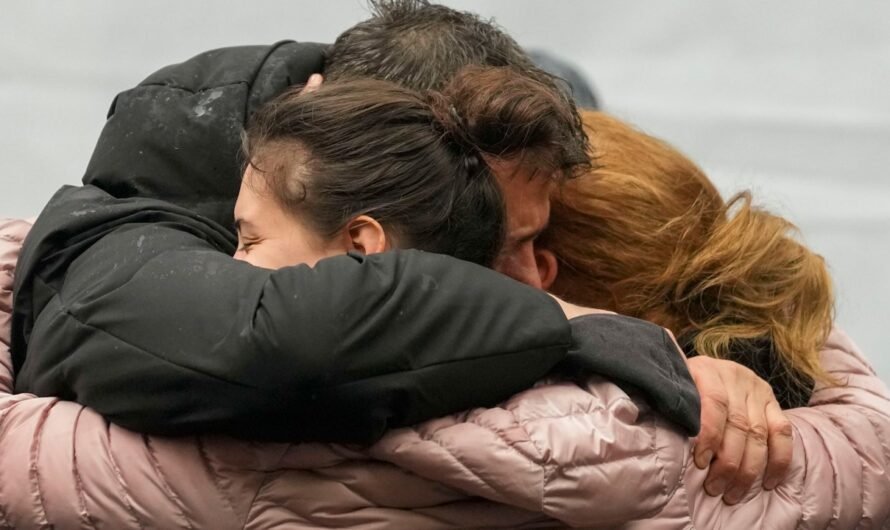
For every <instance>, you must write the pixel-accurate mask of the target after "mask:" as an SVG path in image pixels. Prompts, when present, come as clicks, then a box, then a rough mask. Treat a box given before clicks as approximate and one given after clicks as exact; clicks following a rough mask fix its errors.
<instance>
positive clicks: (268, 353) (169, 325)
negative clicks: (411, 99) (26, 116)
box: [12, 43, 698, 442]
mask: <svg viewBox="0 0 890 530" xmlns="http://www.w3.org/2000/svg"><path fill="white" fill-rule="evenodd" d="M321 49H322V48H321V47H320V46H319V45H315V44H296V43H282V44H277V45H274V46H266V47H249V48H231V49H224V50H216V51H212V52H208V53H205V54H202V55H199V56H197V57H195V58H193V59H192V60H190V61H187V62H185V63H182V64H180V65H174V66H171V67H168V68H165V69H163V70H161V71H159V72H158V73H156V74H153V75H152V76H150V77H149V78H148V79H147V80H146V81H145V82H143V83H142V84H141V85H140V86H138V87H136V88H134V89H132V90H130V91H127V92H124V93H122V94H120V95H119V96H118V97H117V98H116V100H115V103H114V104H113V105H112V110H111V114H110V117H109V120H108V124H107V125H106V128H105V130H104V131H103V132H102V136H101V137H100V139H99V142H98V145H97V147H96V150H95V153H94V155H93V158H92V160H91V162H90V165H89V168H88V170H87V175H86V176H85V178H84V182H85V186H83V187H80V188H76V187H66V188H63V189H62V190H60V191H59V192H58V193H57V194H56V195H55V197H53V199H52V200H51V201H50V203H49V204H48V205H47V207H46V208H45V210H44V211H43V213H42V214H41V215H40V217H39V219H38V220H37V222H36V224H35V225H34V228H33V229H32V232H31V234H30V235H29V237H28V239H27V241H26V244H25V247H24V249H23V252H22V255H21V258H20V260H19V263H18V268H17V272H16V291H15V307H14V315H13V337H12V340H13V345H12V346H13V362H14V367H15V370H16V389H17V390H18V391H27V392H34V393H37V394H39V395H56V396H60V397H63V398H66V399H71V400H76V401H78V402H80V403H82V404H85V405H88V406H90V407H93V408H94V409H96V410H97V411H98V412H100V413H102V414H103V415H105V416H106V417H108V418H109V419H111V420H112V421H114V422H116V423H118V424H120V425H123V426H125V427H129V428H131V429H134V430H137V431H142V432H148V433H164V434H169V433H192V432H225V433H231V434H236V435H240V436H250V437H254V438H264V439H286V440H323V441H343V442H345V441H370V440H373V439H374V438H376V437H378V436H380V435H381V434H382V433H383V431H384V430H386V429H388V428H391V427H397V426H402V425H407V424H411V423H415V422H418V421H420V420H423V419H427V418H430V417H434V416H437V415H442V414H445V413H448V412H454V411H458V410H461V409H465V408H469V407H472V406H479V405H487V404H493V403H495V402H497V401H500V400H502V399H504V398H506V397H507V396H509V395H510V394H513V393H515V392H517V391H519V390H521V389H523V388H525V387H527V386H529V385H531V384H532V383H533V382H534V381H536V380H537V379H539V378H541V377H542V376H544V375H545V374H546V373H548V371H550V370H551V369H552V368H553V367H554V366H555V365H556V364H557V363H560V362H562V364H561V365H560V366H561V367H563V369H565V370H568V371H571V372H577V371H578V370H593V371H600V373H603V374H605V375H607V376H608V375H614V376H615V377H617V378H618V379H620V380H622V381H627V382H628V383H629V384H631V385H633V386H634V387H636V388H639V389H642V390H643V391H644V393H646V394H647V395H649V396H650V398H651V399H653V401H654V402H655V404H656V406H658V407H659V408H660V409H662V410H663V411H664V412H665V413H666V414H667V415H668V416H669V417H670V418H672V419H674V420H675V421H677V422H679V423H681V424H683V425H684V426H685V427H686V428H687V429H689V430H691V431H694V430H696V429H697V424H698V408H697V407H698V402H697V396H696V395H695V391H694V387H693V386H692V383H691V379H690V378H689V375H688V373H687V372H686V371H685V368H684V366H683V364H682V361H678V360H677V359H679V356H678V355H676V352H674V351H672V349H671V347H670V346H669V344H668V343H667V342H666V341H665V336H664V332H663V331H662V330H660V328H656V327H654V326H651V325H644V324H642V323H639V322H638V321H634V322H631V321H630V320H627V321H622V320H621V319H617V320H616V319H585V320H579V321H577V322H574V323H573V325H574V326H575V328H576V329H575V330H574V333H573V330H572V329H571V327H570V326H569V325H568V323H567V322H566V321H565V318H564V317H563V315H562V312H561V310H560V309H559V308H558V306H557V305H556V304H555V303H554V302H553V301H552V300H551V299H550V298H549V297H548V296H547V295H545V294H544V293H541V292H539V291H536V290H534V289H531V288H528V287H526V286H523V285H521V284H518V283H517V282H514V281H512V280H510V279H507V278H505V277H503V276H501V275H499V274H497V273H495V272H493V271H490V270H487V269H484V268H482V267H478V266H475V265H472V264H468V263H464V262H460V261H458V260H455V259H452V258H448V257H445V256H438V255H432V254H427V253H423V252H417V251H399V252H388V253H384V254H379V255H374V256H369V257H363V256H358V255H348V256H340V257H335V258H330V259H327V260H323V261H322V262H320V263H319V264H318V265H317V266H316V267H314V268H309V267H306V266H297V267H288V268H285V269H281V270H278V271H267V270H263V269H258V268H255V267H252V266H250V265H247V264H244V263H241V262H237V261H235V260H233V259H231V257H230V255H231V253H232V252H233V251H234V237H233V234H232V232H231V229H229V228H228V227H229V226H230V221H231V215H232V213H231V212H232V207H233V203H234V199H235V196H236V194H237V189H238V184H239V179H240V175H239V173H240V169H239V163H238V162H237V156H236V155H237V151H238V141H239V140H238V138H239V134H240V129H241V126H242V124H243V122H244V121H245V119H246V117H247V116H249V114H250V112H251V111H252V110H254V109H256V108H257V107H258V106H259V105H260V104H262V102H263V101H265V100H267V99H269V98H271V97H273V96H275V95H276V94H277V93H278V92H280V91H281V90H283V89H284V88H285V87H286V86H288V85H289V84H292V83H295V82H300V81H302V80H303V79H304V78H305V77H307V76H308V75H309V73H311V72H313V71H315V70H318V69H319V68H320V66H321ZM641 325H643V326H644V327H645V329H646V330H647V331H646V332H645V333H640V331H641V329H642V328H640V326H641ZM582 328H583V329H582ZM628 333H630V334H634V336H636V337H637V340H636V341H635V342H633V343H627V342H626V341H625V342H624V344H626V345H629V347H628V348H624V349H622V351H620V352H616V353H617V354H618V355H621V357H622V361H623V362H618V363H616V362H613V360H610V358H609V356H608V352H610V351H615V350H616V347H615V346H616V344H622V342H621V340H622V337H624V336H627V334H628ZM573 335H574V337H573ZM570 349H572V355H570V356H569V357H566V354H567V352H568V351H569V350H570ZM612 359H614V357H613V358H612ZM638 360H639V362H638ZM615 367H619V368H620V369H619V370H618V371H615ZM610 370H611V372H610ZM612 372H615V373H614V374H613V373H612Z"/></svg>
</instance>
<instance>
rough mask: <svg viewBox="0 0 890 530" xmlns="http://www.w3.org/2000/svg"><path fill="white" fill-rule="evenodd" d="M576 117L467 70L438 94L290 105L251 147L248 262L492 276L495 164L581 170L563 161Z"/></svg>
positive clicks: (244, 233)
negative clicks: (350, 264)
mask: <svg viewBox="0 0 890 530" xmlns="http://www.w3.org/2000/svg"><path fill="white" fill-rule="evenodd" d="M567 105H568V104H567V103H566V102H565V100H564V99H563V98H562V97H561V96H560V95H559V94H555V93H553V92H552V91H551V90H549V89H548V87H546V86H544V85H542V84H540V83H538V82H536V81H534V80H532V79H528V78H525V77H523V76H521V75H519V74H517V73H516V72H514V71H512V70H510V69H506V68H469V69H467V70H465V71H464V72H462V73H461V74H459V75H458V76H457V77H456V78H455V79H454V81H453V82H452V83H451V84H450V85H449V86H448V87H446V88H445V89H444V90H443V91H442V92H431V93H427V94H419V93H417V92H413V91H411V90H408V89H405V88H400V87H398V86H396V85H394V84H391V83H387V82H383V81H373V80H350V81H348V82H343V83H339V84H338V83H331V84H326V85H324V86H322V87H321V88H320V89H318V90H316V91H313V92H304V93H300V92H291V93H288V94H285V95H283V96H281V97H279V98H277V99H276V100H274V101H273V102H271V103H270V104H268V105H266V106H265V107H264V108H263V109H262V110H261V111H260V112H258V113H257V115H256V116H255V117H254V119H253V120H252V122H251V124H250V126H249V127H248V129H247V131H246V133H245V142H244V145H245V155H246V159H247V162H248V163H247V165H246V170H245V178H244V182H243V184H242V190H241V194H240V195H239V199H238V203H237V204H236V211H235V217H236V222H237V223H238V225H239V227H238V228H239V243H240V245H239V251H238V253H237V254H236V257H238V258H242V259H245V260H247V261H250V262H252V263H254V264H256V265H260V266H266V267H270V268H275V267H280V266H284V265H293V264H296V263H299V262H305V263H310V264H311V263H314V262H315V261H317V260H318V259H320V258H322V257H325V256H328V255H333V254H342V253H343V252H345V251H346V250H349V249H353V248H354V249H357V250H359V251H363V252H375V251H381V250H384V249H386V248H392V247H402V248H419V249H423V250H428V251H432V252H438V253H444V254H450V255H453V256H456V257H458V258H461V259H465V260H468V261H473V262H476V263H480V264H483V265H489V264H491V262H492V260H493V259H494V257H495V256H496V254H497V252H498V250H499V248H500V246H501V241H502V238H503V229H504V208H503V204H502V198H501V194H500V192H499V189H498V185H497V182H496V181H495V179H494V177H493V175H492V172H491V170H490V169H489V167H488V164H487V163H486V160H492V159H513V158H518V157H525V155H529V156H528V157H527V158H528V159H529V160H534V161H536V162H537V163H538V164H540V165H541V166H542V169H544V170H547V171H548V172H552V171H554V170H563V169H567V170H570V169H572V168H574V167H575V166H578V165H583V162H585V161H586V159H585V160H579V159H578V158H579V156H578V153H574V152H569V150H567V149H566V148H565V147H564V146H565V145H567V144H570V143H572V142H567V141H566V140H567V136H568V135H570V134H571V132H570V131H571V127H569V126H568V125H569V124H570V123H571V121H572V120H573V113H572V109H571V107H569V106H567ZM574 140H575V141H574V144H575V145H579V142H577V139H574ZM580 145H583V144H580ZM581 156H583V157H586V152H582V153H581ZM573 157H574V158H573Z"/></svg>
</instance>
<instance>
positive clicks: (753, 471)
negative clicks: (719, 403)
mask: <svg viewBox="0 0 890 530" xmlns="http://www.w3.org/2000/svg"><path fill="white" fill-rule="evenodd" d="M771 394H772V393H770V397H772V395H771ZM764 399H766V398H765V396H764V395H762V394H758V393H756V392H755V393H754V394H749V395H748V400H747V404H748V437H747V438H746V439H745V453H744V454H743V455H742V460H741V463H740V465H739V470H738V472H736V474H735V477H734V478H733V480H732V482H731V483H730V484H729V486H728V487H727V488H726V493H725V494H724V495H723V501H724V502H726V504H736V503H738V502H739V501H741V500H742V498H743V497H744V496H745V495H746V494H747V493H748V491H749V490H751V488H752V487H753V486H754V483H755V482H757V480H758V479H760V478H761V477H763V473H764V471H765V470H766V457H767V438H768V431H767V419H766V407H765V405H764Z"/></svg>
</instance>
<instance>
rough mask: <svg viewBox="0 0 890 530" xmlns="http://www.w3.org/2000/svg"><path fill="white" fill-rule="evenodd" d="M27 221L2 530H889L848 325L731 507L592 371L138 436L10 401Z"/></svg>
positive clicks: (10, 249) (71, 413)
mask: <svg viewBox="0 0 890 530" xmlns="http://www.w3.org/2000/svg"><path fill="white" fill-rule="evenodd" d="M29 227H30V225H29V224H28V223H27V222H24V221H0V528H17V529H28V528H163V529H167V528H212V529H226V528H244V529H252V528H316V527H350V528H454V527H458V528H467V527H509V528H516V527H544V526H566V525H570V526H579V527H589V528H654V529H662V528H664V529H668V528H670V529H674V528H677V529H680V528H684V529H685V528H742V529H745V530H752V529H760V528H767V529H785V528H788V529H791V528H828V527H831V528H882V527H883V528H890V522H888V521H890V477H888V475H887V470H888V463H890V394H888V391H887V388H886V386H885V385H884V384H882V383H881V382H880V381H879V380H878V379H877V377H876V376H875V374H874V372H873V371H872V370H871V368H870V367H869V366H868V364H867V362H866V361H865V360H864V359H863V358H862V356H861V355H860V354H859V352H858V351H857V350H856V347H855V346H854V345H853V343H852V342H851V341H850V340H849V339H848V338H847V337H846V336H845V335H844V334H843V333H841V332H837V331H836V332H834V333H833V334H832V335H831V337H830V339H829V341H828V344H827V345H826V347H825V350H824V352H823V357H824V360H825V363H826V365H827V366H828V367H829V369H830V370H831V372H832V373H834V374H835V375H837V376H840V377H842V378H844V379H845V380H846V381H847V385H846V386H845V387H842V388H821V389H819V390H818V391H817V392H816V394H815V396H814V398H813V401H812V403H811V406H810V408H807V409H798V410H794V411H790V412H789V416H790V417H791V418H792V421H793V423H794V427H795V432H794V435H795V436H794V440H795V442H794V443H795V448H794V461H793V464H792V471H791V474H790V477H789V478H788V480H787V481H786V482H785V483H784V484H783V485H781V486H780V487H779V488H777V489H776V490H775V491H772V492H765V491H762V490H757V491H753V492H751V493H750V494H749V496H748V498H747V501H746V502H745V503H742V504H740V505H737V506H733V507H730V506H726V505H724V504H723V503H722V502H721V501H720V500H719V499H715V498H711V497H708V496H707V495H706V494H704V492H703V489H702V483H703V480H704V476H705V474H704V473H703V472H701V471H699V470H698V469H696V468H695V466H694V465H692V464H691V459H690V441H689V440H687V439H686V438H685V437H684V436H682V435H681V434H679V433H678V432H677V431H676V430H674V429H673V428H672V427H671V426H669V425H666V424H665V423H664V421H662V420H661V419H660V418H659V417H657V416H656V415H654V414H653V413H651V412H650V410H649V409H648V407H646V406H645V405H644V404H643V403H642V402H640V401H638V400H635V399H634V398H633V397H632V396H628V395H627V394H625V393H624V392H622V391H621V390H620V389H619V388H618V387H616V386H614V385H612V384H610V383H609V382H607V381H604V380H601V379H597V378H592V379H591V380H590V381H589V383H588V384H587V385H586V386H584V387H580V386H577V385H574V384H569V383H563V382H544V383H541V384H539V385H538V386H536V387H535V388H532V389H530V390H527V391H525V392H523V393H521V394H518V395H516V396H514V397H513V398H512V399H510V400H509V401H507V402H506V403H503V404H502V405H501V406H499V407H496V408H492V409H477V410H473V411H470V412H466V413H463V414H458V415H454V416H450V417H446V418H442V419H438V420H432V421H429V422H426V423H424V424H421V425H419V426H417V427H415V428H413V429H402V430H398V431H393V432H391V433H389V434H388V435H387V436H386V437H385V438H384V439H382V440H381V441H380V442H379V443H377V444H376V445H374V446H372V447H370V448H365V449H358V448H349V447H343V446H336V445H321V444H302V445H289V444H260V443H253V442H247V441H239V440H234V439H229V438H222V437H189V438H176V439H174V438H159V437H148V436H143V435H139V434H135V433H133V432H129V431H126V430H124V429H121V428H118V427H116V426H114V425H110V424H109V423H107V422H106V421H105V420H104V419H102V418H101V417H100V416H99V415H97V414H96V413H94V412H92V411H91V410H90V409H87V408H84V407H82V406H79V405H77V404H75V403H69V402H64V401H60V400H58V399H52V398H38V397H34V396H31V395H22V394H20V395H12V394H10V389H11V388H12V374H11V362H10V357H9V351H8V342H9V312H10V304H11V300H12V295H11V288H12V279H13V273H14V266H15V261H16V256H17V254H18V250H19V247H20V245H21V241H22V238H23V237H24V236H25V234H26V233H27V231H28V229H29ZM245 435H249V433H245Z"/></svg>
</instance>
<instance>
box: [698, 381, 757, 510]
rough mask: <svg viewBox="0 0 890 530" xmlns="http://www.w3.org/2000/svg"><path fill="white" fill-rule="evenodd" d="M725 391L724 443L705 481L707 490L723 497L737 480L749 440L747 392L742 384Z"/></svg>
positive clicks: (726, 388) (726, 387) (727, 388)
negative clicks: (735, 479) (729, 486)
mask: <svg viewBox="0 0 890 530" xmlns="http://www.w3.org/2000/svg"><path fill="white" fill-rule="evenodd" d="M725 390H726V392H727V394H728V407H727V409H728V410H727V414H726V428H725V429H724V430H723V442H722V443H721V444H720V450H719V451H717V458H716V459H714V461H713V462H712V463H711V467H710V469H709V471H708V477H707V479H705V491H707V492H708V494H710V495H714V496H718V495H723V493H724V492H725V491H726V488H727V486H728V485H729V484H730V483H731V482H732V480H733V479H734V478H735V475H736V473H737V472H738V470H739V466H741V463H742V457H743V456H744V454H745V446H746V445H747V440H748V406H747V389H746V388H744V387H742V388H740V387H739V386H738V385H726V386H725Z"/></svg>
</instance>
